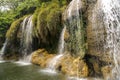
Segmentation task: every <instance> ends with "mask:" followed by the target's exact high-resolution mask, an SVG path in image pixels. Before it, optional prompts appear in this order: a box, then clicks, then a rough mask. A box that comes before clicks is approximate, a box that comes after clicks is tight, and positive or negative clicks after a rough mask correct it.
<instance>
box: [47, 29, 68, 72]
mask: <svg viewBox="0 0 120 80" xmlns="http://www.w3.org/2000/svg"><path fill="white" fill-rule="evenodd" d="M65 30H66V27H64V28H63V30H62V32H61V36H60V40H59V45H58V55H56V56H55V57H54V58H53V59H52V60H51V61H50V62H49V63H48V66H47V70H45V71H47V72H53V73H55V69H56V68H55V66H56V64H57V62H58V61H59V60H60V58H61V57H62V56H63V55H64V54H63V53H64V43H65V41H64V34H65Z"/></svg>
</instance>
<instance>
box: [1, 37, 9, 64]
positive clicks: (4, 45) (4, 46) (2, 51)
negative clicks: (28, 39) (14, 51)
mask: <svg viewBox="0 0 120 80" xmlns="http://www.w3.org/2000/svg"><path fill="white" fill-rule="evenodd" d="M7 43H8V39H6V41H5V43H4V44H3V47H2V49H1V51H0V60H1V61H0V63H2V62H4V61H3V58H2V56H3V54H4V52H5V48H6V46H7Z"/></svg>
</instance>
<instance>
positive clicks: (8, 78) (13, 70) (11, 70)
mask: <svg viewBox="0 0 120 80" xmlns="http://www.w3.org/2000/svg"><path fill="white" fill-rule="evenodd" d="M40 70H41V69H40V67H38V66H36V65H26V66H20V65H18V64H15V63H10V62H5V63H0V80H66V79H65V76H63V75H62V74H51V73H42V72H41V71H40Z"/></svg>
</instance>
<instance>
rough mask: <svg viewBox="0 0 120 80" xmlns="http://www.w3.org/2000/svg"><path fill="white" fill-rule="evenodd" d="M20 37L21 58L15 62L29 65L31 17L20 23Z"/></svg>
mask: <svg viewBox="0 0 120 80" xmlns="http://www.w3.org/2000/svg"><path fill="white" fill-rule="evenodd" d="M21 30H22V33H21V34H22V37H21V49H20V52H21V53H22V55H23V57H22V58H21V59H20V60H19V61H18V62H17V63H20V64H22V65H29V64H30V60H31V55H32V54H31V52H32V31H33V24H32V16H28V17H26V18H25V19H24V20H23V22H22V29H21Z"/></svg>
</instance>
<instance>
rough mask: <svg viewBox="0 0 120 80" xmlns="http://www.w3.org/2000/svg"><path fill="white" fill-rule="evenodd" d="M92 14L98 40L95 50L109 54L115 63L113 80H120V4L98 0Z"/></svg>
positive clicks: (115, 1) (113, 1) (111, 0)
mask: <svg viewBox="0 0 120 80" xmlns="http://www.w3.org/2000/svg"><path fill="white" fill-rule="evenodd" d="M92 14H93V15H92V29H93V30H94V31H95V34H94V35H95V38H96V39H98V40H97V41H96V42H97V44H96V45H97V47H96V48H94V49H97V50H98V51H104V52H103V53H104V54H105V53H108V54H109V55H107V57H109V56H110V57H111V59H113V63H114V66H113V67H114V68H113V70H112V77H111V80H120V57H119V56H120V51H119V50H120V2H119V0H98V1H97V4H96V5H95V8H94V10H93V13H92ZM101 32H102V33H101ZM100 34H102V35H100ZM101 44H103V45H101ZM104 54H102V55H104ZM107 79H108V78H107ZM109 80H110V79H109Z"/></svg>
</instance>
